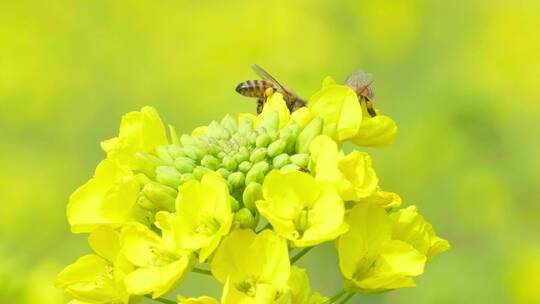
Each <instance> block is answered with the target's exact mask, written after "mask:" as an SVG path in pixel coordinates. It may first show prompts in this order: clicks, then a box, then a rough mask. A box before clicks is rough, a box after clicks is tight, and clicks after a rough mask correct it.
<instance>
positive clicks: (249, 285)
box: [212, 229, 290, 304]
mask: <svg viewBox="0 0 540 304" xmlns="http://www.w3.org/2000/svg"><path fill="white" fill-rule="evenodd" d="M212 274H213V275H214V277H215V278H216V279H217V280H218V281H220V282H221V283H222V284H225V287H224V289H223V294H222V297H221V302H222V303H223V304H270V303H272V302H273V301H274V299H276V298H278V297H279V295H280V294H281V293H283V292H285V291H286V290H287V281H288V279H289V274H290V263H289V255H288V251H287V244H286V242H285V240H284V239H282V238H280V237H279V236H277V235H276V234H275V233H274V232H272V231H270V230H264V231H263V232H261V233H259V234H255V232H253V231H252V230H249V229H238V230H235V231H233V232H232V233H231V234H230V235H229V236H228V237H226V238H225V239H224V240H223V242H222V244H221V246H220V247H219V248H218V250H217V251H216V254H215V256H214V258H213V259H212Z"/></svg>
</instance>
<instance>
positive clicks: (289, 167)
mask: <svg viewBox="0 0 540 304" xmlns="http://www.w3.org/2000/svg"><path fill="white" fill-rule="evenodd" d="M298 170H300V167H298V165H295V164H288V165H285V166H283V167H281V169H280V171H281V172H282V173H287V172H291V171H298Z"/></svg>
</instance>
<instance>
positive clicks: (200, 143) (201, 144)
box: [195, 134, 210, 154]
mask: <svg viewBox="0 0 540 304" xmlns="http://www.w3.org/2000/svg"><path fill="white" fill-rule="evenodd" d="M208 141H209V139H208V136H207V135H205V134H202V135H199V136H197V138H195V146H197V148H199V149H201V150H203V151H205V152H206V153H208V154H209V153H210V145H209V144H208Z"/></svg>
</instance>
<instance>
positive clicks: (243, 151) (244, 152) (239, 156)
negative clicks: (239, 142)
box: [234, 147, 249, 163]
mask: <svg viewBox="0 0 540 304" xmlns="http://www.w3.org/2000/svg"><path fill="white" fill-rule="evenodd" d="M234 159H235V160H236V162H237V163H241V162H243V161H245V160H248V159H249V151H248V149H247V148H246V147H240V148H239V149H238V152H236V154H235V155H234Z"/></svg>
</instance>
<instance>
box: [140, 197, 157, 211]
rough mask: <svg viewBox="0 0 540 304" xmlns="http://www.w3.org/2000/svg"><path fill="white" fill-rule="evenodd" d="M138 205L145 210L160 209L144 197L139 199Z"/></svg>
mask: <svg viewBox="0 0 540 304" xmlns="http://www.w3.org/2000/svg"><path fill="white" fill-rule="evenodd" d="M137 204H138V205H139V206H141V207H142V208H143V209H144V210H149V211H156V210H157V209H158V207H157V206H156V205H154V203H152V201H150V200H149V199H148V198H147V197H146V196H144V195H139V197H138V198H137Z"/></svg>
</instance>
